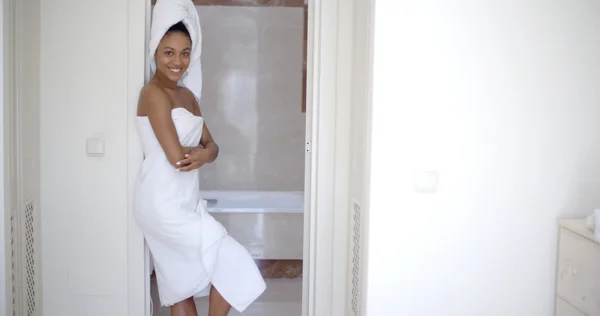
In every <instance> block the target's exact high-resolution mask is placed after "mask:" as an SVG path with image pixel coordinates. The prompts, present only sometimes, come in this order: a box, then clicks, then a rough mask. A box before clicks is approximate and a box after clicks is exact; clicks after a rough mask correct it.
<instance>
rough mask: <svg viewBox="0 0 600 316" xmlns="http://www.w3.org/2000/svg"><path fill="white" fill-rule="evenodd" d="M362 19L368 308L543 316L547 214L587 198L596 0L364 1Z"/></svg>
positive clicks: (596, 73)
mask: <svg viewBox="0 0 600 316" xmlns="http://www.w3.org/2000/svg"><path fill="white" fill-rule="evenodd" d="M375 23H376V25H375V72H374V100H373V102H374V103H373V121H372V127H373V130H372V133H373V135H372V137H373V138H372V153H371V154H372V157H371V159H372V165H371V168H372V169H371V193H370V201H371V214H370V219H369V220H370V227H369V230H370V237H369V262H368V265H369V271H368V282H369V284H368V303H367V304H368V306H367V309H368V314H369V315H384V314H389V313H390V311H393V312H392V314H393V315H410V316H425V315H448V316H451V315H456V316H479V315H486V316H496V315H497V316H506V315H511V316H534V315H535V316H548V315H552V313H553V308H554V306H553V305H554V283H555V256H556V243H557V241H556V232H557V229H556V224H555V220H556V218H557V217H561V216H582V215H586V214H588V213H590V212H591V211H592V209H593V208H594V207H597V206H600V139H599V138H600V89H599V88H598V87H599V84H600V57H599V56H600V2H598V1H592V0H581V1H567V0H562V1H552V2H548V1H545V2H544V1H533V0H519V1H496V2H490V1H468V0H462V1H459V0H457V1H443V0H439V1H435V0H430V1H378V2H377V8H376V21H375ZM420 169H425V170H437V171H438V172H439V175H440V183H439V188H438V192H437V194H418V193H416V192H415V191H414V190H413V187H412V185H413V182H412V180H413V172H414V171H415V170H420Z"/></svg>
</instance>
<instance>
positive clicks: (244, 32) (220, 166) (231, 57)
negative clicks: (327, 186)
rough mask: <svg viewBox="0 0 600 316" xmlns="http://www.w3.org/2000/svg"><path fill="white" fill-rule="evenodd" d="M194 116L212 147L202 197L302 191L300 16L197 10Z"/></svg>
mask: <svg viewBox="0 0 600 316" xmlns="http://www.w3.org/2000/svg"><path fill="white" fill-rule="evenodd" d="M197 9H198V12H199V14H200V19H201V23H202V34H203V39H202V40H203V43H202V65H203V82H204V86H203V89H202V100H201V108H202V114H203V116H204V117H205V120H206V122H207V125H208V127H209V129H210V131H211V133H212V135H213V137H214V138H215V140H216V142H217V143H218V144H219V146H220V149H221V151H220V154H219V158H218V159H217V161H215V162H214V163H212V164H208V165H206V166H203V167H202V168H201V171H200V172H201V176H200V177H201V187H202V189H204V190H283V191H285V190H303V188H304V139H305V114H304V113H303V112H302V81H303V80H302V76H303V75H302V67H303V39H304V34H303V32H304V9H303V8H289V7H234V6H197Z"/></svg>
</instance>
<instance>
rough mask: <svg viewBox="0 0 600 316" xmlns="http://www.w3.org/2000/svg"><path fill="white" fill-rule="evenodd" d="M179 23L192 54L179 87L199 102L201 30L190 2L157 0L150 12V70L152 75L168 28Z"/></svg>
mask: <svg viewBox="0 0 600 316" xmlns="http://www.w3.org/2000/svg"><path fill="white" fill-rule="evenodd" d="M179 22H183V24H184V25H185V27H186V28H187V30H188V32H189V33H190V37H191V39H192V52H191V54H190V65H189V67H188V70H187V72H186V73H185V74H183V76H182V78H181V81H180V82H179V84H180V85H183V86H184V87H186V88H188V89H190V91H192V93H193V94H194V96H196V100H197V101H198V102H200V98H201V96H202V63H201V61H200V55H201V53H202V29H201V28H200V17H199V16H198V11H196V6H195V5H194V3H193V2H192V1H191V0H158V1H157V2H156V5H154V11H153V12H152V26H151V28H150V44H149V48H150V52H149V53H150V56H149V60H150V68H151V70H152V73H155V72H156V60H155V59H154V54H155V53H156V49H157V48H158V43H159V42H160V41H161V39H162V38H163V36H164V35H165V33H166V32H167V31H168V30H169V28H170V27H171V26H173V25H175V24H177V23H179Z"/></svg>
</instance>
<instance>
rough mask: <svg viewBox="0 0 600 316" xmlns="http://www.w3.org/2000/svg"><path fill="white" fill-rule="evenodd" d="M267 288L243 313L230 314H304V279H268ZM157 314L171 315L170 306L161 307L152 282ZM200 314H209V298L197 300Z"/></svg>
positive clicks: (156, 315) (155, 312) (291, 315)
mask: <svg viewBox="0 0 600 316" xmlns="http://www.w3.org/2000/svg"><path fill="white" fill-rule="evenodd" d="M266 282H267V290H266V291H265V293H263V295H262V296H261V297H260V298H259V299H258V300H257V301H256V302H254V304H253V305H251V306H250V307H248V309H246V311H244V313H243V314H240V313H238V312H237V311H235V310H232V311H231V312H230V313H229V315H230V316H236V315H243V316H281V315H285V316H300V315H301V314H302V279H300V278H298V279H266ZM152 301H153V302H154V315H155V316H169V315H170V314H169V308H164V307H163V308H160V307H159V303H158V293H157V289H156V284H154V283H153V284H152ZM196 308H197V309H198V315H199V316H207V315H208V298H201V299H198V300H196Z"/></svg>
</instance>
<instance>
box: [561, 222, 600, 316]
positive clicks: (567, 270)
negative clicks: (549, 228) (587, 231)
mask: <svg viewBox="0 0 600 316" xmlns="http://www.w3.org/2000/svg"><path fill="white" fill-rule="evenodd" d="M598 284H600V246H599V245H597V244H596V243H594V242H592V241H591V240H589V239H586V238H584V237H582V236H579V235H577V234H574V233H572V232H570V231H568V230H565V229H561V232H560V244H559V258H558V288H557V292H558V296H560V297H562V298H564V299H565V300H566V301H568V302H569V303H571V304H572V305H573V306H576V307H577V309H579V310H581V311H583V312H584V313H586V314H589V315H600V287H599V286H598Z"/></svg>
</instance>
